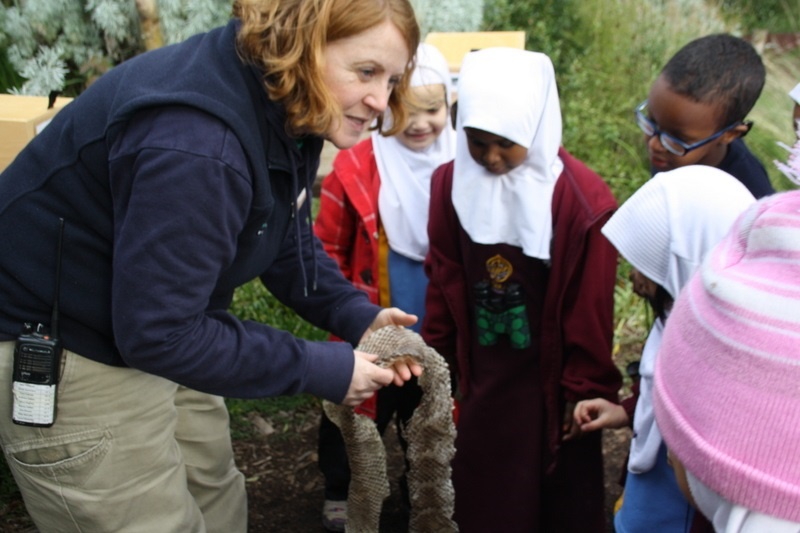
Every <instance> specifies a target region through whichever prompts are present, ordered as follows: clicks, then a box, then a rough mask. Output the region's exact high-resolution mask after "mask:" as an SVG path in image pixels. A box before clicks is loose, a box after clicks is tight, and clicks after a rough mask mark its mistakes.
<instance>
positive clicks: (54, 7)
mask: <svg viewBox="0 0 800 533" xmlns="http://www.w3.org/2000/svg"><path fill="white" fill-rule="evenodd" d="M136 4H137V3H136V2H132V1H130V0H80V1H76V0H18V1H14V2H12V1H9V0H5V1H3V2H2V3H0V30H2V31H0V48H1V47H7V52H8V59H9V62H10V64H11V65H12V66H13V68H14V70H15V71H16V72H17V74H18V76H20V77H21V78H23V81H22V83H20V82H19V80H12V81H15V82H16V83H15V84H14V85H11V86H5V87H2V88H3V89H6V90H9V91H10V92H13V93H15V94H28V95H40V96H46V95H48V94H49V93H50V92H51V91H61V92H62V93H63V94H65V95H66V96H76V95H78V94H80V93H81V92H82V91H83V90H84V89H85V88H86V87H87V86H88V84H90V83H91V82H92V80H94V79H95V78H96V77H98V76H100V75H102V74H103V73H104V72H106V71H107V70H108V69H110V68H111V67H113V66H114V65H116V64H119V63H120V62H122V61H124V60H125V59H128V58H130V57H133V56H135V55H137V54H139V53H141V52H143V51H144V38H143V36H142V35H141V34H140V26H139V12H138V11H137V9H136ZM231 5H232V3H231V0H192V1H188V0H160V1H159V2H158V6H159V9H160V11H159V13H158V17H159V20H160V23H161V25H160V28H161V32H162V33H163V34H164V42H166V43H171V42H177V41H182V40H184V39H185V38H187V37H189V36H190V35H192V34H195V33H199V32H201V31H207V30H209V29H211V28H213V27H215V26H219V25H222V24H224V23H225V22H226V21H227V20H228V18H229V17H230V13H231Z"/></svg>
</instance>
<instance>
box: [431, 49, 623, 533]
mask: <svg viewBox="0 0 800 533" xmlns="http://www.w3.org/2000/svg"><path fill="white" fill-rule="evenodd" d="M456 115H457V118H456V132H457V133H456V136H457V137H456V157H455V160H454V161H453V162H452V163H451V164H448V165H444V166H442V167H440V168H439V169H437V171H436V172H435V173H434V175H433V178H432V180H431V206H430V210H429V223H428V235H429V242H430V248H429V253H428V257H427V258H426V262H425V266H426V272H427V273H428V277H429V284H428V292H427V297H426V300H425V317H424V319H423V326H422V334H423V337H424V338H425V340H426V342H428V344H429V345H431V346H432V347H434V348H435V349H436V350H437V351H438V352H439V353H440V354H442V355H443V356H444V357H445V358H446V359H447V360H448V361H449V362H450V364H451V365H452V366H451V368H452V369H453V371H454V373H455V375H456V377H457V387H458V408H459V410H458V421H457V430H458V436H457V437H456V455H455V458H454V461H453V485H454V488H455V491H456V498H455V520H456V522H457V523H458V525H459V528H460V531H461V532H462V533H469V532H472V531H475V532H481V533H483V532H485V531H497V530H498V528H499V529H502V530H503V531H559V532H564V533H571V532H580V533H586V532H595V531H596V532H601V531H604V530H605V517H604V511H603V494H604V491H603V466H602V447H601V441H600V439H599V435H591V436H589V438H582V439H573V438H572V437H574V436H575V435H576V432H575V431H574V427H573V424H572V423H571V421H572V409H573V407H574V404H575V402H576V401H577V400H579V399H583V398H591V397H594V396H597V395H604V397H607V398H610V399H612V398H613V399H616V397H617V391H618V390H619V387H620V385H621V379H620V375H619V372H618V370H617V369H616V367H615V366H614V363H613V361H612V360H611V342H612V338H613V323H612V315H613V294H614V283H615V279H616V265H617V255H616V252H615V250H614V248H613V246H611V244H610V243H609V242H608V240H607V239H605V238H604V237H603V236H602V235H601V234H600V227H601V226H602V225H603V223H605V221H606V220H608V217H610V216H611V213H612V212H613V210H614V209H615V208H616V202H615V200H614V198H613V196H612V194H611V191H610V189H609V188H608V186H607V185H606V184H605V183H604V182H603V180H602V179H601V178H600V177H599V176H598V175H597V174H596V173H594V172H593V171H592V170H591V169H589V168H588V167H587V166H586V165H584V164H583V163H582V162H581V161H579V160H577V159H575V158H574V157H573V156H571V155H570V154H569V153H568V152H567V151H566V150H564V149H563V148H562V147H561V146H560V144H561V110H560V107H559V102H558V91H557V88H556V82H555V73H554V69H553V65H552V63H551V61H550V59H549V58H548V57H547V56H546V55H545V54H542V53H538V52H531V51H526V50H518V49H512V48H487V49H483V50H478V51H474V52H469V53H468V54H466V56H465V57H464V60H463V63H462V66H461V71H460V74H459V85H458V109H457V113H456ZM576 502H580V508H579V509H578V507H576Z"/></svg>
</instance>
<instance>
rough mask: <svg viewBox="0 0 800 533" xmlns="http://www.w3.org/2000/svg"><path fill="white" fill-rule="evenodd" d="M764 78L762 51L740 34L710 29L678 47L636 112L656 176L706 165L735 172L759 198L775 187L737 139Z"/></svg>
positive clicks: (744, 130) (747, 128)
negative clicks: (707, 33)
mask: <svg viewBox="0 0 800 533" xmlns="http://www.w3.org/2000/svg"><path fill="white" fill-rule="evenodd" d="M765 78H766V70H765V69H764V64H763V63H762V61H761V57H760V56H759V55H758V53H757V52H756V50H755V49H754V48H753V47H752V46H751V45H750V44H749V43H747V42H746V41H744V40H742V39H740V38H738V37H734V36H732V35H728V34H714V35H708V36H706V37H701V38H699V39H695V40H694V41H691V42H690V43H688V44H687V45H685V46H684V47H683V48H681V49H680V50H679V51H678V52H677V53H676V54H675V55H674V56H673V57H672V59H670V60H669V61H668V62H667V64H666V65H665V66H664V68H663V70H662V71H661V73H660V75H659V76H658V78H656V81H655V82H654V83H653V85H652V87H651V88H650V93H649V95H648V97H647V100H645V101H644V102H642V103H641V104H639V105H638V106H637V107H636V110H635V116H636V123H637V124H638V126H639V127H640V128H641V130H642V131H643V132H644V134H645V136H646V142H647V151H648V153H649V156H650V166H651V170H652V172H653V174H655V173H657V172H664V171H667V170H672V169H675V168H678V167H683V166H686V165H708V166H712V167H717V168H719V169H721V170H724V171H725V172H727V173H729V174H731V175H733V176H734V177H736V179H738V180H739V181H741V182H742V183H743V184H744V185H745V186H746V187H747V188H748V190H749V191H750V192H751V193H752V194H753V196H755V197H756V198H760V197H762V196H766V195H769V194H772V193H773V192H775V190H774V189H773V187H772V184H771V183H770V181H769V177H768V176H767V172H766V170H765V169H764V166H763V165H762V164H761V163H760V162H759V161H758V159H756V157H755V156H754V155H753V154H752V153H751V152H750V150H749V149H748V148H747V146H746V145H745V143H744V141H743V140H742V137H744V136H745V135H746V134H747V132H748V131H750V128H751V127H752V125H753V123H752V122H750V121H745V117H746V116H747V113H749V112H750V110H751V109H752V108H753V106H754V105H755V103H756V100H758V97H759V95H760V94H761V90H762V88H763V87H764V81H765Z"/></svg>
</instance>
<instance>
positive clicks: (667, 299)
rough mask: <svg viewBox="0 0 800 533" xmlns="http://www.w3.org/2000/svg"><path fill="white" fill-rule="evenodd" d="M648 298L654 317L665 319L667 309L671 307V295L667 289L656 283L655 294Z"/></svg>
mask: <svg viewBox="0 0 800 533" xmlns="http://www.w3.org/2000/svg"><path fill="white" fill-rule="evenodd" d="M648 300H649V301H650V307H652V308H653V313H654V314H655V316H656V318H660V319H661V320H662V321H665V320H666V319H667V311H669V310H670V308H672V303H673V299H672V296H670V294H669V293H668V292H667V289H665V288H664V287H662V286H661V285H658V286H657V287H656V294H655V296H654V297H653V298H648Z"/></svg>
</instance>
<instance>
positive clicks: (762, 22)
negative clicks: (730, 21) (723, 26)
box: [721, 0, 800, 33]
mask: <svg viewBox="0 0 800 533" xmlns="http://www.w3.org/2000/svg"><path fill="white" fill-rule="evenodd" d="M721 7H722V12H723V14H725V15H726V16H727V17H729V18H734V19H736V20H738V21H740V23H741V24H742V27H743V28H744V30H745V31H746V32H748V33H750V32H752V31H755V30H760V29H769V30H770V31H772V32H775V33H790V32H797V31H800V9H798V4H797V0H723V1H722V5H721Z"/></svg>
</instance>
